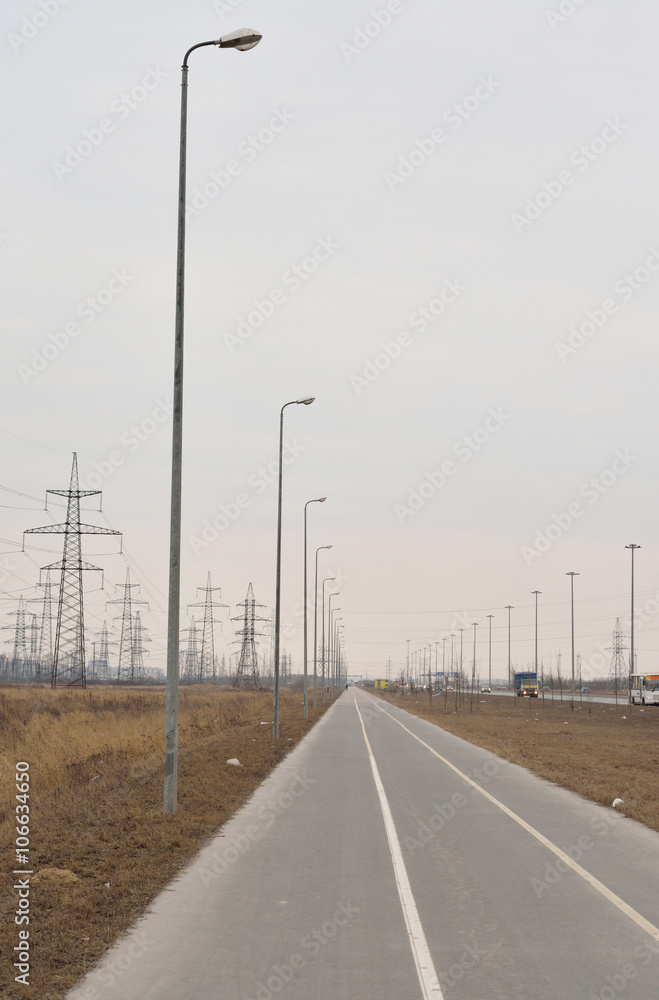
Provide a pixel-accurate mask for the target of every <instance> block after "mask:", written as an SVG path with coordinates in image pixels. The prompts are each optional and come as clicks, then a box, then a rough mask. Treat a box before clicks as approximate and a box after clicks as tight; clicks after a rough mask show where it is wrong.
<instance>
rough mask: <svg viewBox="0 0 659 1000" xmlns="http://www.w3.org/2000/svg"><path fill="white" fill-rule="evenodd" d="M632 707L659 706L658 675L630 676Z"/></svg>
mask: <svg viewBox="0 0 659 1000" xmlns="http://www.w3.org/2000/svg"><path fill="white" fill-rule="evenodd" d="M631 702H632V705H659V674H632V676H631Z"/></svg>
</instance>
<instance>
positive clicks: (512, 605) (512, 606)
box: [506, 604, 515, 687]
mask: <svg viewBox="0 0 659 1000" xmlns="http://www.w3.org/2000/svg"><path fill="white" fill-rule="evenodd" d="M514 607H515V605H514V604H506V608H507V609H508V687H510V680H511V666H510V612H511V611H512V609H513V608H514Z"/></svg>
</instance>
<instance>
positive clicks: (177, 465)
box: [163, 28, 262, 813]
mask: <svg viewBox="0 0 659 1000" xmlns="http://www.w3.org/2000/svg"><path fill="white" fill-rule="evenodd" d="M261 37H262V36H261V35H260V34H259V33H258V32H257V31H253V30H252V29H251V28H243V29H240V30H239V31H232V32H231V33H230V34H228V35H223V36H222V37H221V38H218V39H216V40H214V41H211V42H199V43H198V44H197V45H193V46H192V48H190V49H188V51H187V52H186V53H185V57H184V59H183V66H182V67H181V131H180V143H179V177H178V233H177V242H176V305H175V338H174V340H175V342H174V402H173V409H172V490H171V506H170V511H171V513H170V529H169V596H168V610H167V696H166V705H165V739H166V764H165V784H164V794H163V808H164V811H165V812H166V813H175V812H176V799H177V779H178V686H179V614H180V605H179V602H180V592H181V479H182V452H183V330H184V324H183V316H184V302H185V296H184V288H185V189H186V157H187V114H188V58H189V56H190V53H191V52H194V50H195V49H200V48H203V47H204V46H206V45H216V46H217V47H218V48H220V49H229V48H234V49H238V50H239V51H241V52H245V51H247V49H252V48H254V46H255V45H258V43H259V42H260V41H261Z"/></svg>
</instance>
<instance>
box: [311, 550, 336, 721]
mask: <svg viewBox="0 0 659 1000" xmlns="http://www.w3.org/2000/svg"><path fill="white" fill-rule="evenodd" d="M331 548H332V546H331V545H319V546H318V548H317V549H316V576H315V583H314V591H313V707H314V712H315V711H316V690H317V686H318V553H319V552H320V551H321V549H331Z"/></svg>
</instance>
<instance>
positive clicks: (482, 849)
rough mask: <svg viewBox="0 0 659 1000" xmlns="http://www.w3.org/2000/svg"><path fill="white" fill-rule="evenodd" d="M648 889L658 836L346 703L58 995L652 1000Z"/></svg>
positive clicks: (491, 759)
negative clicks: (124, 934) (89, 968)
mask: <svg viewBox="0 0 659 1000" xmlns="http://www.w3.org/2000/svg"><path fill="white" fill-rule="evenodd" d="M648 780H652V781H655V780H656V768H654V769H653V768H651V767H650V768H648ZM658 890H659V835H658V834H656V833H654V832H652V831H649V830H647V829H645V828H644V827H642V826H641V825H640V824H637V823H635V822H633V821H631V820H626V819H624V818H622V817H620V816H618V815H617V814H616V813H614V812H613V810H611V809H605V808H603V807H600V806H597V805H594V804H592V803H589V802H587V801H585V800H583V799H581V798H580V797H579V796H577V795H575V794H573V793H571V792H567V791H565V790H564V789H560V788H557V787H554V786H553V785H551V784H550V783H549V782H546V781H543V780H542V779H540V778H537V777H535V776H534V775H532V774H530V773H529V772H527V771H525V770H524V769H523V768H520V767H517V766H516V765H514V764H510V763H508V762H506V761H503V760H501V759H500V758H498V757H496V756H494V755H493V754H491V753H488V752H486V751H484V750H482V749H480V748H479V747H476V746H474V745H472V744H470V743H467V742H465V741H463V740H460V739H458V738H457V737H455V736H452V735H451V734H449V733H446V732H443V731H442V730H441V729H439V728H438V727H435V726H433V725H432V724H431V723H429V722H426V721H424V720H422V719H418V718H415V717H414V716H411V715H408V714H407V713H406V712H404V711H401V710H400V709H397V708H393V707H391V706H389V705H385V704H384V703H382V702H378V701H377V700H376V699H374V698H373V697H371V696H369V695H367V694H366V693H365V692H362V691H359V690H355V689H350V690H349V691H346V692H345V693H344V694H342V695H341V697H340V698H339V699H338V700H337V702H336V704H335V705H334V706H333V707H332V708H331V709H330V710H329V712H328V713H327V714H326V715H325V716H324V717H323V719H321V721H320V722H319V723H318V725H317V726H316V727H315V728H314V729H313V730H312V732H311V733H310V734H309V735H308V736H307V737H306V739H305V740H304V741H303V742H302V743H301V744H300V745H299V746H298V747H296V749H295V750H294V751H292V753H291V754H290V755H289V756H288V758H287V759H286V760H285V761H284V762H283V763H282V764H281V765H280V766H279V767H278V768H277V770H276V771H275V772H274V773H273V774H272V775H271V776H270V778H269V779H268V780H267V781H265V782H264V784H263V785H262V786H261V787H260V788H259V789H258V791H257V792H256V793H255V795H254V796H253V797H252V799H251V800H250V802H249V803H248V804H247V805H246V806H245V807H244V808H243V809H242V810H241V811H240V813H238V814H237V815H236V816H235V817H234V818H233V820H231V822H230V823H228V824H227V825H226V826H225V827H224V828H223V830H222V833H221V834H220V835H218V836H217V837H216V838H215V839H214V840H213V841H212V843H211V844H210V845H209V846H208V847H206V848H205V849H204V850H203V851H201V852H200V854H199V855H198V856H197V857H196V859H195V860H194V862H193V863H192V864H191V865H190V866H189V867H188V868H187V869H186V871H185V872H184V873H183V874H182V875H181V876H180V877H179V878H178V879H177V880H176V881H175V882H174V883H172V884H171V885H170V886H169V887H168V889H167V890H165V891H164V892H163V893H161V895H160V896H159V897H158V898H157V899H156V900H155V901H154V904H153V906H152V908H151V911H150V912H149V913H148V914H147V915H146V916H145V917H143V918H142V919H141V920H140V921H139V922H138V923H137V925H136V926H135V927H134V928H133V930H132V931H131V932H130V934H129V935H128V936H127V937H126V938H124V939H123V940H122V941H120V942H118V943H117V944H116V945H115V946H114V947H113V948H112V949H111V950H110V951H109V952H108V954H107V955H106V957H105V959H104V960H103V961H102V963H101V964H100V965H99V966H98V968H97V969H96V970H94V971H93V972H92V973H90V974H89V975H88V976H87V978H86V979H85V980H83V981H82V983H81V984H80V985H79V986H78V987H76V988H75V989H74V990H73V991H71V993H70V994H69V997H70V998H71V1000H271V998H272V997H275V996H277V997H281V998H284V1000H429V998H433V1000H441V998H444V1000H514V998H519V1000H581V998H583V1000H593V998H602V1000H610V998H613V997H618V996H622V997H624V1000H657V998H659V985H658V984H659V929H658V926H659V891H658ZM80 933H84V931H82V930H81V931H80Z"/></svg>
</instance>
